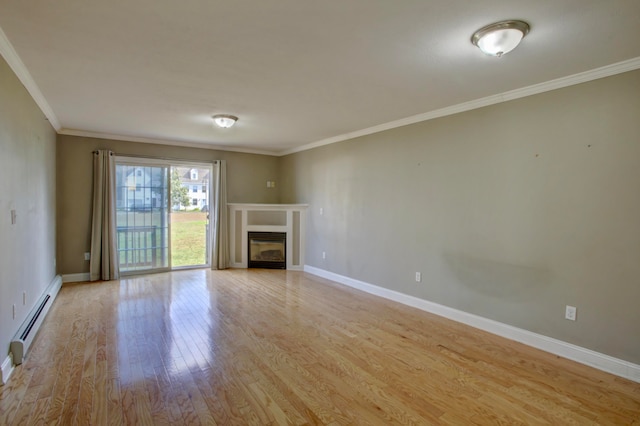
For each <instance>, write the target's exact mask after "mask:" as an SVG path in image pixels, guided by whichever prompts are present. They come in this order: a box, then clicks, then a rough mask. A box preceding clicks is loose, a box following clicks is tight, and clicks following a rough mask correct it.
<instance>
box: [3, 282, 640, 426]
mask: <svg viewBox="0 0 640 426" xmlns="http://www.w3.org/2000/svg"><path fill="white" fill-rule="evenodd" d="M0 424H2V425H30V424H43V425H53V424H60V425H72V424H79V425H121V424H127V425H164V424H171V425H179V424H188V425H192V424H193V425H197V424H203V425H215V424H218V425H289V424H295V425H304V424H324V425H352V424H354V425H355V424H365V425H390V424H407V425H428V424H434V425H437V424H451V425H467V424H491V425H494V424H508V425H517V424H526V425H533V424H553V425H571V424H575V425H590V424H598V425H607V424H621V425H629V424H640V384H638V383H634V382H631V381H628V380H624V379H621V378H619V377H615V376H612V375H609V374H606V373H603V372H601V371H598V370H594V369H592V368H589V367H586V366H583V365H580V364H577V363H574V362H571V361H568V360H565V359H561V358H558V357H556V356H554V355H551V354H548V353H545V352H541V351H538V350H535V349H532V348H529V347H526V346H524V345H521V344H518V343H515V342H512V341H509V340H506V339H502V338H500V337H497V336H493V335H491V334H488V333H485V332H482V331H479V330H476V329H473V328H470V327H467V326H464V325H461V324H458V323H455V322H452V321H449V320H445V319H443V318H440V317H437V316H434V315H431V314H428V313H425V312H422V311H419V310H416V309H412V308H409V307H406V306H403V305H399V304H396V303H393V302H390V301H387V300H384V299H380V298H377V297H375V296H371V295H368V294H366V293H362V292H359V291H357V290H353V289H350V288H346V287H343V286H340V285H338V284H334V283H331V282H330V281H326V280H323V279H321V278H317V277H314V276H312V275H308V274H304V273H301V272H293V271H269V270H227V271H209V270H191V271H179V272H172V273H166V274H156V275H148V276H140V277H135V278H127V279H122V280H120V281H110V282H102V283H91V284H74V285H65V286H64V287H63V288H62V290H61V291H60V294H59V296H58V298H57V300H56V301H55V303H54V305H53V307H52V309H51V311H50V313H49V315H48V316H47V319H46V321H45V323H44V324H43V326H42V328H41V330H40V331H39V333H38V336H37V337H36V340H35V342H34V344H33V346H32V349H31V351H30V353H29V354H28V357H27V360H26V361H25V363H24V364H23V365H22V366H20V367H18V368H17V369H16V371H15V372H14V373H13V375H12V377H11V378H10V380H9V383H8V384H7V385H5V386H4V387H0Z"/></svg>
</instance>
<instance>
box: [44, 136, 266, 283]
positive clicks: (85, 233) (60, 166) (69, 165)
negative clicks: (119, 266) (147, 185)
mask: <svg viewBox="0 0 640 426" xmlns="http://www.w3.org/2000/svg"><path fill="white" fill-rule="evenodd" d="M96 149H110V150H112V151H114V152H115V153H116V154H121V155H140V156H156V157H162V158H169V159H176V160H195V161H213V160H226V161H227V192H228V196H227V198H228V201H229V202H230V203H233V202H236V203H276V202H278V193H277V188H276V189H271V188H267V185H266V182H267V180H276V179H277V175H278V158H277V157H272V156H266V155H255V154H242V153H237V152H227V151H215V150H208V149H198V148H185V147H177V146H171V145H155V144H146V143H134V142H126V141H115V140H106V139H93V138H83V137H77V136H65V135H59V136H58V162H57V172H58V181H57V194H58V259H59V262H58V270H59V272H60V273H61V274H77V273H83V272H88V271H89V262H88V261H85V260H84V253H85V252H87V251H89V247H90V239H91V193H92V186H93V184H92V179H93V175H92V173H93V157H92V155H91V152H92V151H94V150H96Z"/></svg>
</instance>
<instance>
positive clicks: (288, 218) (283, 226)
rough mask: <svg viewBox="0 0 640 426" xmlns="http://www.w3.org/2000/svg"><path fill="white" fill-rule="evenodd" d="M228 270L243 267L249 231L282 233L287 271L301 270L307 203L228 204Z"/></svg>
mask: <svg viewBox="0 0 640 426" xmlns="http://www.w3.org/2000/svg"><path fill="white" fill-rule="evenodd" d="M227 205H228V206H229V240H230V247H229V248H230V250H231V253H230V254H231V256H230V258H231V267H232V268H246V267H247V264H248V257H249V248H248V233H249V232H285V233H286V234H287V269H291V270H297V271H301V270H303V268H304V245H305V244H304V238H305V215H306V211H307V207H308V206H309V205H308V204H241V203H228V204H227Z"/></svg>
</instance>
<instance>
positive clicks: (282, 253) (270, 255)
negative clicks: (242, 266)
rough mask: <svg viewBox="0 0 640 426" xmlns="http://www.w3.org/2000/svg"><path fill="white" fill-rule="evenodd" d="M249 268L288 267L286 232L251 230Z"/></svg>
mask: <svg viewBox="0 0 640 426" xmlns="http://www.w3.org/2000/svg"><path fill="white" fill-rule="evenodd" d="M248 240H249V244H248V246H249V264H248V265H247V266H248V267H249V268H269V269H287V234H286V233H285V232H249V238H248Z"/></svg>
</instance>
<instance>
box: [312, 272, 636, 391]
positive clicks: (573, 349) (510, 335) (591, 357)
mask: <svg viewBox="0 0 640 426" xmlns="http://www.w3.org/2000/svg"><path fill="white" fill-rule="evenodd" d="M304 271H305V272H308V273H310V274H313V275H317V276H319V277H322V278H326V279H329V280H331V281H335V282H337V283H339V284H343V285H346V286H348V287H352V288H355V289H358V290H362V291H364V292H367V293H370V294H373V295H376V296H380V297H384V298H385V299H389V300H393V301H394V302H398V303H402V304H404V305H407V306H411V307H414V308H417V309H420V310H423V311H426V312H430V313H433V314H436V315H439V316H442V317H445V318H448V319H451V320H453V321H457V322H460V323H463V324H466V325H469V326H471V327H475V328H479V329H480V330H484V331H487V332H489V333H492V334H496V335H498V336H502V337H505V338H507V339H511V340H515V341H516V342H520V343H524V344H525V345H528V346H532V347H534V348H537V349H541V350H543V351H546V352H550V353H552V354H554V355H558V356H561V357H564V358H567V359H570V360H573V361H576V362H579V363H581V364H585V365H588V366H590V367H594V368H597V369H598V370H602V371H605V372H607V373H611V374H615V375H617V376H620V377H624V378H625V379H629V380H633V381H634V382H638V383H640V365H638V364H634V363H631V362H628V361H624V360H621V359H618V358H614V357H612V356H609V355H605V354H602V353H599V352H595V351H592V350H590V349H586V348H583V347H580V346H576V345H573V344H571V343H567V342H563V341H562V340H558V339H554V338H551V337H547V336H544V335H542V334H537V333H533V332H531V331H527V330H524V329H521V328H517V327H513V326H511V325H507V324H504V323H501V322H498V321H494V320H491V319H488V318H484V317H481V316H478V315H474V314H470V313H467V312H464V311H460V310H457V309H453V308H450V307H448V306H444V305H440V304H438V303H434V302H430V301H428V300H424V299H420V298H417V297H415V296H409V295H407V294H404V293H400V292H397V291H394V290H389V289H387V288H383V287H378V286H376V285H373V284H369V283H366V282H364V281H359V280H356V279H353V278H349V277H346V276H343V275H339V274H336V273H333V272H329V271H326V270H324V269H320V268H316V267H313V266H309V265H305V266H304Z"/></svg>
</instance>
